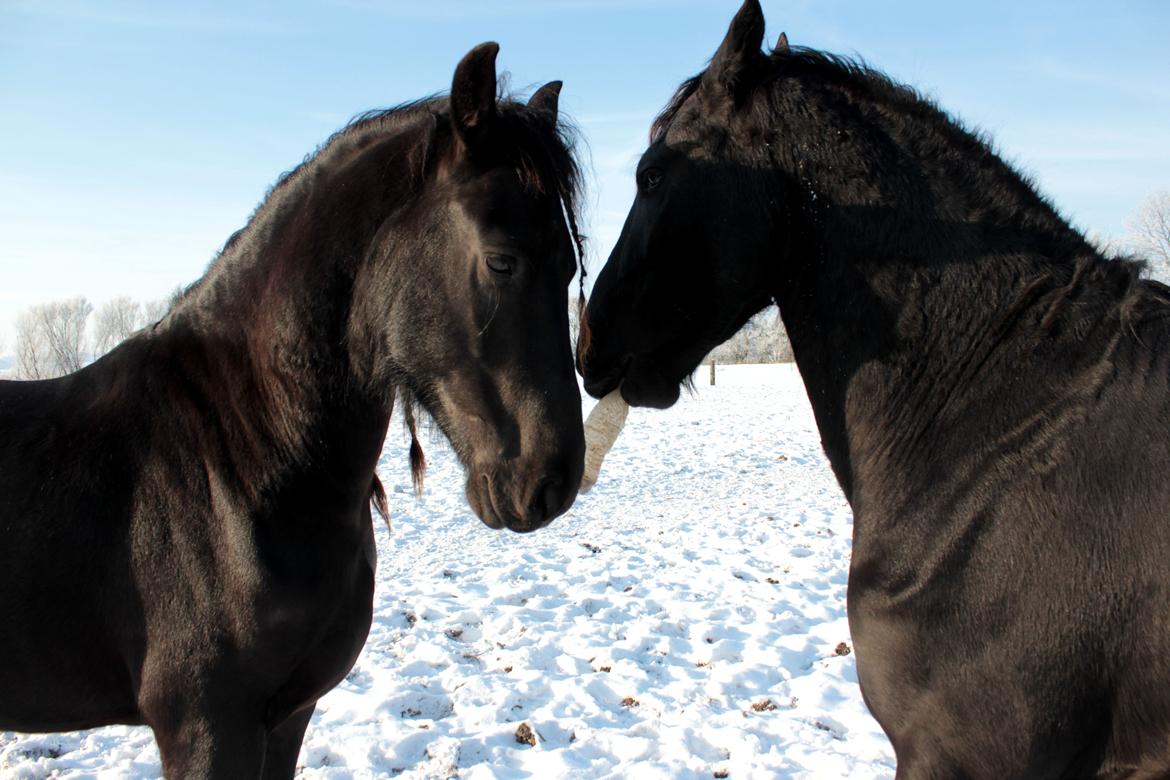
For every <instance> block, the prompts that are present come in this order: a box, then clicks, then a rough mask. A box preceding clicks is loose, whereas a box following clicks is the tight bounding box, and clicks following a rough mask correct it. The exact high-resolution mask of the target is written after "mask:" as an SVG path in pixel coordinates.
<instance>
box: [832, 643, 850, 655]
mask: <svg viewBox="0 0 1170 780" xmlns="http://www.w3.org/2000/svg"><path fill="white" fill-rule="evenodd" d="M849 652H850V650H849V645H847V644H845V643H844V642H841V643H840V644H838V645H837V647H836V649H835V650H833V655H849Z"/></svg>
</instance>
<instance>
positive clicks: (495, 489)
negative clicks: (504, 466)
mask: <svg viewBox="0 0 1170 780" xmlns="http://www.w3.org/2000/svg"><path fill="white" fill-rule="evenodd" d="M545 484H546V483H545V482H542V483H541V486H540V487H538V488H537V490H536V491H535V497H534V499H533V500H531V501H530V502H529V507H528V509H527V511H526V512H525V513H524V514H523V515H520V514H518V513H517V512H516V511H515V510H514V509H513V508H512V506H511V503H512V502H511V500H510V497H509V496H508V495H507V493H506V491H504V490H502V489H501V488H500V487H499V486H498V484H497V483H496V482H495V481H494V480H493V479H491V478H490V477H489V476H488V475H486V474H481V475H479V476H475V475H472V476H469V477H468V479H467V503H468V504H470V505H471V509H472V511H474V512H475V514H476V515H477V516H478V517H479V519H480V520H482V521H483V524H484V525H486V526H487V527H488V528H491V529H492V530H494V531H498V530H501V529H503V528H507V529H508V530H509V531H514V532H516V533H521V534H526V533H531V532H533V531H536V530H538V529H540V528H544V527H545V526H546V525H548V524H549V523H551V522H552V521H553V518H555V517H557V516H559V515H561V514H563V513H564V512H565V510H567V509H568V508H569V505H571V504H572V502H573V498H575V497H576V495H577V491H576V490H574V491H572V493H571V495H569V496H568V498H567V500H566V498H564V497H563V496H562V495H561V493H560V491H559V490H557V489H555V488H554V487H551V486H548V487H546V486H545Z"/></svg>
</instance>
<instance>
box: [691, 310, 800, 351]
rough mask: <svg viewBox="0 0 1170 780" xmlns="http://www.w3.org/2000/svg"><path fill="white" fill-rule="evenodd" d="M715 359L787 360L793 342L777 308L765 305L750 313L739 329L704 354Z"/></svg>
mask: <svg viewBox="0 0 1170 780" xmlns="http://www.w3.org/2000/svg"><path fill="white" fill-rule="evenodd" d="M711 361H714V362H716V363H790V362H792V346H791V344H789V343H788V332H787V331H786V330H785V329H784V322H783V321H782V320H781V319H780V312H779V310H778V309H774V308H768V309H765V310H764V311H762V312H760V313H759V314H757V315H756V316H755V317H752V318H751V319H750V320H748V321H747V323H746V324H745V325H744V326H743V327H742V328H741V329H740V331H739V332H738V333H736V334H735V335H734V336H732V337H731V338H730V339H728V340H727V341H725V342H723V343H722V344H720V345H719V346H718V347H716V348H715V349H713V350H712V351H711V354H710V355H708V356H707V358H706V362H711Z"/></svg>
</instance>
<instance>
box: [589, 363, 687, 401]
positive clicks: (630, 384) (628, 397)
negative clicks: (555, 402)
mask: <svg viewBox="0 0 1170 780" xmlns="http://www.w3.org/2000/svg"><path fill="white" fill-rule="evenodd" d="M683 379H685V377H684V378H683ZM682 381H683V380H671V379H670V378H668V377H666V376H663V375H661V374H659V373H657V372H654V371H648V370H646V368H645V362H644V361H640V360H637V359H636V358H635V357H633V356H630V357H627V358H626V359H625V360H624V361H623V362H622V365H621V367H620V368H619V369H618V370H616V371H613V372H606V373H603V374H600V375H597V374H593V375H590V376H586V377H585V382H584V385H585V392H587V393H589V395H591V396H593V397H594V398H604V397H605V396H606V395H608V394H609V393H611V392H613V391H614V390H615V389H617V388H618V387H619V386H620V387H621V393H622V398H623V399H625V401H626V403H628V404H629V405H630V406H645V407H650V408H652V409H669V408H670V407H672V406H674V404H675V403H676V402H677V401H678V398H679V386H680V385H681V384H682Z"/></svg>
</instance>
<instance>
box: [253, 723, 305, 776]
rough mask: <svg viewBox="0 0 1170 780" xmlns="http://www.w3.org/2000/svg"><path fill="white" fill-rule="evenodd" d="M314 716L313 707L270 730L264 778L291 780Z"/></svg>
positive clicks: (265, 755) (265, 756)
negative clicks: (306, 732)
mask: <svg viewBox="0 0 1170 780" xmlns="http://www.w3.org/2000/svg"><path fill="white" fill-rule="evenodd" d="M312 718H313V707H308V708H306V709H303V710H301V711H300V712H297V713H294V714H292V715H290V716H289V717H288V719H287V720H285V721H284V723H281V724H280V725H279V726H277V727H276V728H274V729H273V730H272V731H270V732H268V749H267V751H266V752H265V754H264V780H290V778H292V777H293V775H294V774H296V769H297V757H298V756H299V755H300V754H301V741H302V740H303V739H304V738H305V728H306V727H307V726H308V725H309V721H310V720H312Z"/></svg>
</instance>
